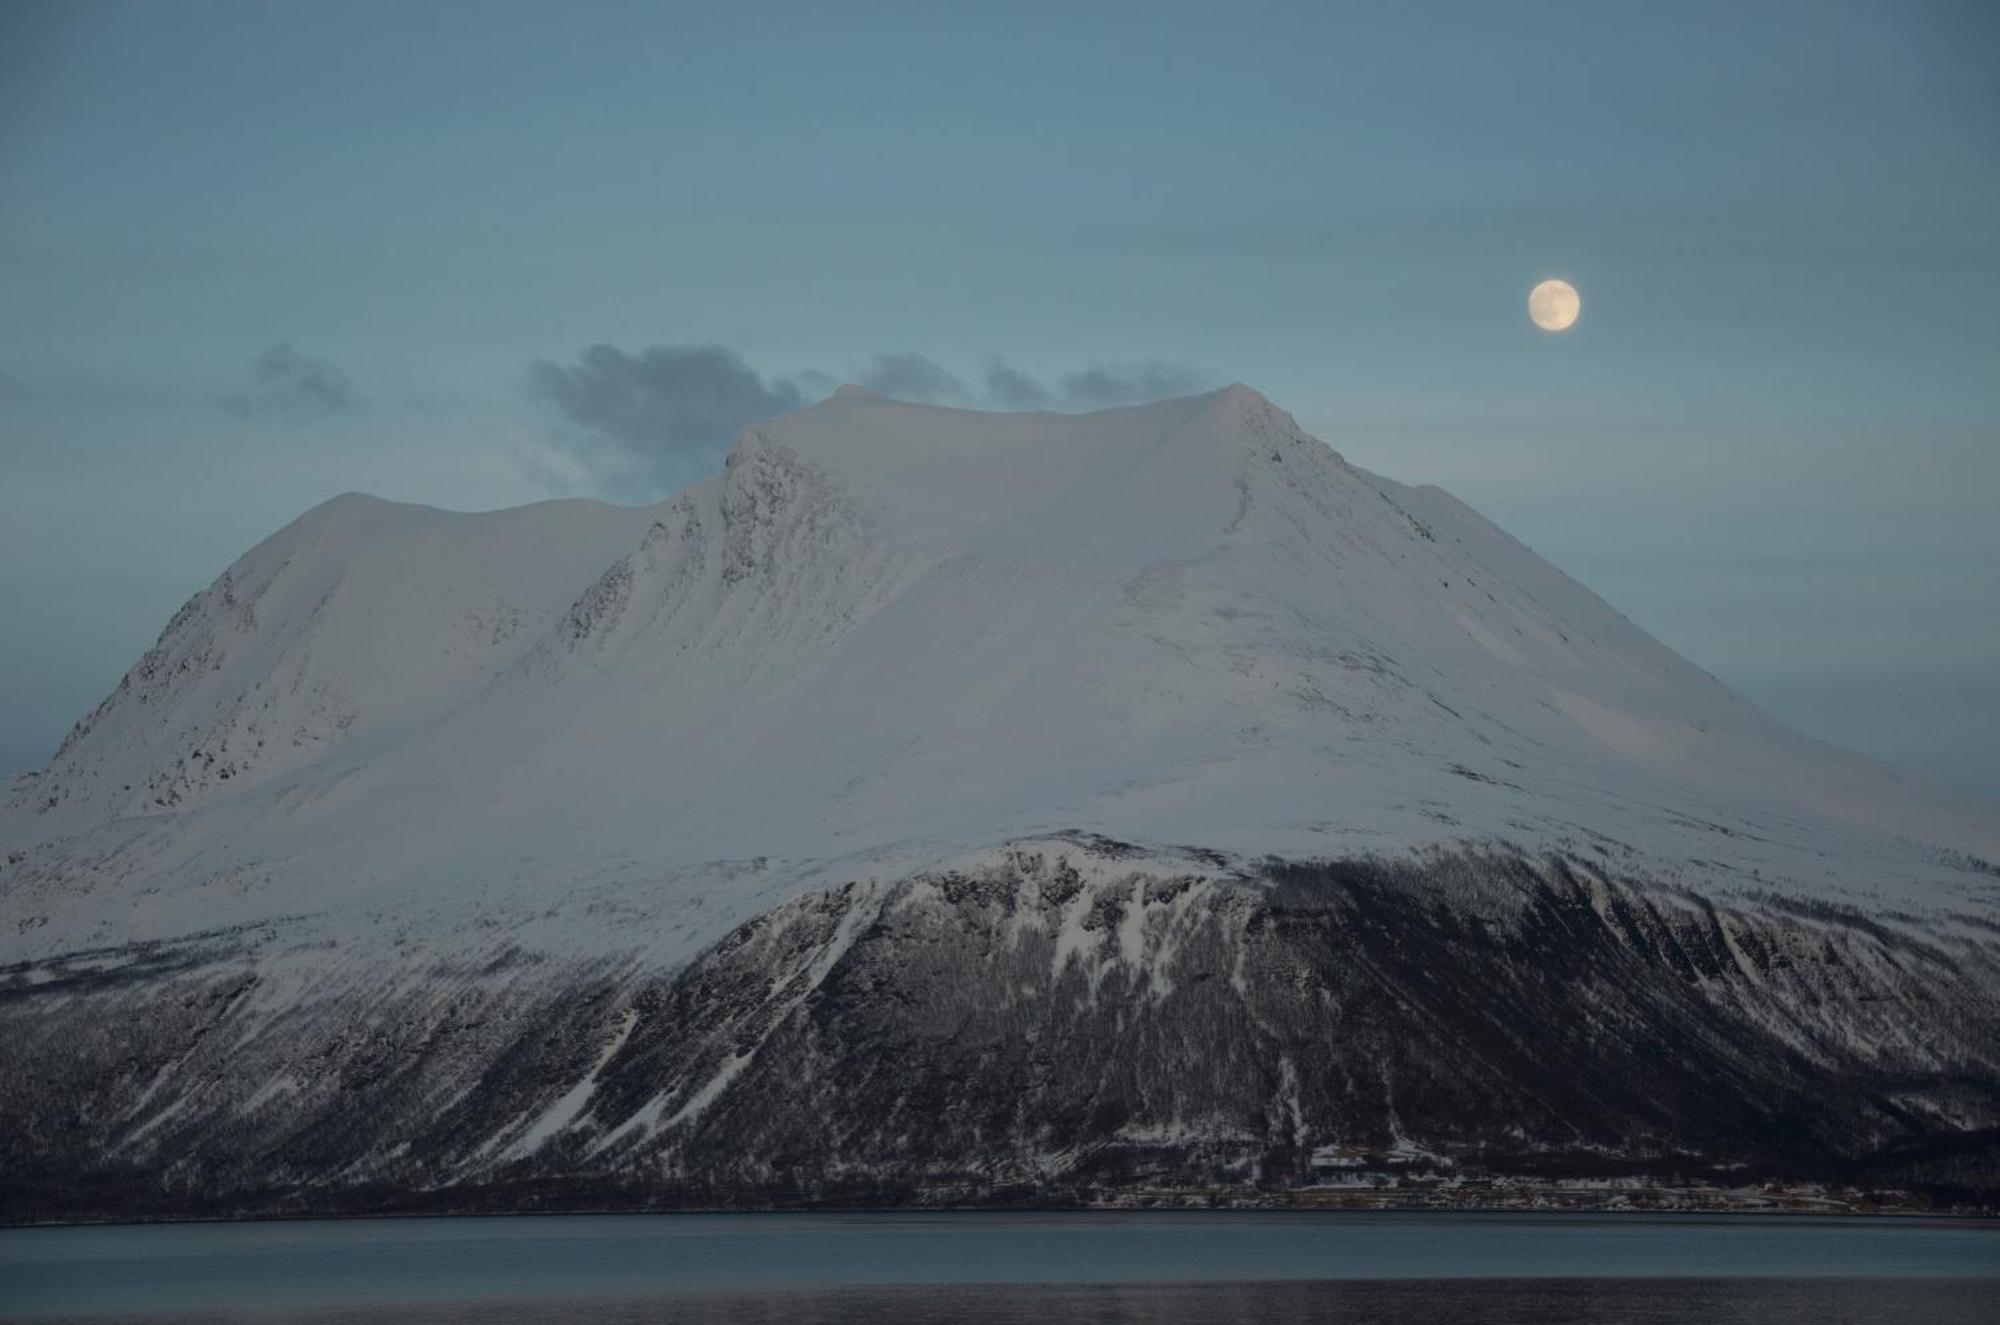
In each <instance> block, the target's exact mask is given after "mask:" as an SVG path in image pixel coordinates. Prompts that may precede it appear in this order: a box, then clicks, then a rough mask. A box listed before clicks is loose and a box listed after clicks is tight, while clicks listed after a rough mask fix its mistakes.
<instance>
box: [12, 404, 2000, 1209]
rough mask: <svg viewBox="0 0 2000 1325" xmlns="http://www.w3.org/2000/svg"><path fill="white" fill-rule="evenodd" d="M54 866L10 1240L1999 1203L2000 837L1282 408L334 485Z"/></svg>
mask: <svg viewBox="0 0 2000 1325" xmlns="http://www.w3.org/2000/svg"><path fill="white" fill-rule="evenodd" d="M0 853H4V854H0V943H4V945H5V946H4V949H0V1050H3V1051H4V1053H5V1055H6V1059H7V1061H8V1062H9V1063H10V1064H14V1065H17V1066H16V1070H15V1071H13V1072H10V1073H8V1074H6V1077H5V1079H4V1080H0V1121H4V1122H5V1124H6V1126H5V1127H4V1129H0V1217H5V1218H8V1219H13V1220H23V1221H27V1220H37V1219H57V1218H97V1217H155V1216H158V1217H166V1216H178V1215H248V1214H268V1213H333V1212H360V1211H373V1210H398V1211H408V1210H490V1209H530V1208H545V1209H550V1208H562V1209H576V1208H635V1209H637V1208H689V1207H747V1206H810V1205H835V1204H1149V1203H1162V1204H1185V1203H1210V1202H1223V1203H1254V1204H1290V1205H1342V1204H1348V1205H1352V1204H1371V1203H1390V1204H1428V1205H1529V1204H1531V1205H1576V1204H1591V1205H1617V1204H1625V1205H1643V1206H1668V1207H1714V1206H1723V1207H1730V1208H1772V1207H1799V1208H1881V1207H1885V1206H1891V1205H1895V1206H1909V1207H1913V1208H1957V1207H1970V1208H1981V1209H1990V1208H1993V1207H1994V1206H1996V1205H2000V870H1996V869H1995V868H1994V867H1993V866H1992V865H1991V864H1990V863H1989V862H1990V861H1991V860H1992V859H1993V858H1994V857H1995V856H1996V855H2000V810H1996V808H1995V807H1993V806H1990V805H1985V804H1981V803H1978V802H1975V801H1973V800H1970V799H1969V798H1965V797H1960V796H1957V795H1955V794H1954V793H1951V792H1949V791H1947V790H1945V789H1943V788H1940V787H1936V786H1933V785H1930V784H1928V783H1925V782H1923V781H1922V780H1920V779H1917V778H1915V777H1912V776H1908V775H1904V774H1900V773H1897V772H1895V771H1893V770H1889V769H1885V768H1882V767H1879V766H1876V765H1873V764H1871V763H1869V762H1868V761H1866V760H1864V759H1862V758H1860V757H1858V756H1854V755H1851V754H1847V753H1845V752H1842V751H1839V750H1835V749H1832V748H1830V747H1827V746H1824V745H1821V744H1819V743H1816V742H1814V741H1811V740H1809V739H1807V738H1805V737H1803V736H1801V735H1799V734H1797V733H1795V732H1792V731H1790V730H1789V729H1787V728H1785V727H1783V726H1782V725H1781V724H1778V723H1777V722H1775V721H1773V720H1772V719H1770V718H1768V717H1766V716H1765V715H1763V714H1762V713H1760V712H1758V711H1757V710H1756V709H1755V708H1754V707H1752V706H1751V705H1749V704H1747V703H1746V702H1745V701H1743V700H1742V699H1741V698H1739V697H1737V696H1736V695H1734V694H1733V693H1731V692H1730V691H1729V690H1728V689H1727V688H1726V687H1725V686H1723V685H1722V684H1720V683H1719V682H1717V681H1716V680H1715V679H1714V678H1712V677H1710V676H1709V675H1707V674H1706V673H1704V672H1702V671H1701V670H1700V669H1698V668H1697V667H1695V666H1693V665H1692V664H1690V663H1688V662H1687V661H1685V660H1684V659H1681V658H1680V657H1678V656H1677V655H1675V654H1674V653H1673V652H1672V651H1671V650H1669V649H1667V648H1666V647H1664V646H1663V645H1661V644H1660V643H1659V642H1657V641H1655V640H1653V639H1652V638H1651V637H1649V636H1647V635H1646V634H1645V633H1644V632H1643V631H1641V630H1640V629H1638V628H1637V627H1636V626H1634V625H1633V624H1632V623H1631V622H1629V621H1627V620H1626V619H1625V618H1624V617H1622V616H1620V615H1619V614H1618V613H1617V612H1616V611H1614V610H1613V609H1611V608H1610V607H1609V606H1607V605H1606V604H1604V603H1603V602H1602V601H1601V600H1599V599H1597V598H1596V597H1594V596H1593V595H1591V594H1590V593H1589V592H1588V591H1586V590H1584V589H1583V588H1582V587H1581V586H1579V585H1577V584H1576V583H1574V582H1573V581H1571V580H1569V579H1568V578H1567V577H1565V576H1563V575H1562V574H1561V573H1560V572H1559V571H1557V570H1555V569H1554V568H1553V567H1551V566H1549V565H1548V564H1547V563H1545V562H1543V561H1541V560H1540V559H1539V558H1537V557H1536V556H1535V555H1534V554H1533V553H1532V552H1531V551H1529V550H1528V549H1527V548H1525V547H1523V546H1522V545H1521V544H1519V543H1518V542H1516V541H1514V540H1513V539H1511V538H1509V537H1508V536H1507V535H1506V534H1504V533H1503V532H1501V531H1500V530H1498V529H1497V528H1495V527H1494V526H1493V525H1491V524H1490V523H1488V522H1487V521H1485V520H1483V519H1482V518H1480V517H1479V516H1478V515H1477V514H1475V513H1474V512H1472V511H1471V510H1469V509H1468V508H1467V507H1465V506H1464V505H1462V504H1461V503H1459V502H1457V501H1456V500H1454V499H1453V498H1451V497H1450V496H1448V495H1447V494H1445V493H1444V492H1442V491H1439V490H1438V489H1435V488H1409V487H1405V486H1403V485H1400V484H1396V483H1393V482H1391V481H1389V480H1386V479H1383V478H1380V477H1378V476H1375V475H1372V474H1369V473H1367V472H1365V471H1363V470H1360V469H1358V468H1356V467H1354V466H1351V465H1349V464H1347V463H1346V462H1345V461H1344V460H1343V459H1342V458H1341V457H1340V456H1339V455H1338V454H1337V453H1335V452H1334V451H1333V450H1331V449H1330V448H1328V447H1326V446H1325V445H1324V444H1322V443H1320V442H1319V441H1317V440H1315V439H1313V438H1311V437H1310V436H1308V435H1307V434H1305V433H1304V432H1303V431H1302V430H1301V429H1300V428H1299V427H1298V425H1297V424H1296V423H1295V422H1294V421H1293V420H1292V419H1291V418H1290V416H1289V415H1287V414H1285V413H1284V412H1283V411H1281V410H1279V409H1278V408H1277V407H1275V406H1274V405H1272V404H1271V403H1270V402H1269V401H1267V400H1265V399H1264V398H1263V397H1261V396H1259V395H1257V394H1256V393H1255V392H1253V391H1250V390H1248V389H1247V388H1243V387H1231V388H1228V389H1227V390H1224V391H1220V392H1215V393H1211V394H1209V395H1204V396H1197V397H1190V398H1187V399H1181V400H1173V401H1164V402H1160V403H1157V404H1153V405H1147V406H1142V407H1138V408H1133V409H1121V410H1108V411H1102V412H1099V413H1094V414H1084V415H1056V414H1031V415H989V414H980V413H974V412H970V411H959V410H947V409H938V408H932V407H927V406H916V405H906V404H898V403H894V402H890V401H886V400H883V399H881V398H879V397H875V396H872V395H869V394H868V393H865V392H860V391H856V390H852V389H845V390H843V391H842V392H841V393H840V394H838V395H836V396H835V397H834V398H833V399H831V400H828V401H826V402H824V403H823V404H820V405H818V406H815V407H813V408H811V409H808V410H804V411H802V412H800V413H797V414H793V415H789V416H785V417H783V418H780V419H776V420H773V421H772V422H770V423H767V424H764V425H760V426H757V427H753V428H751V429H748V430H746V431H745V432H744V433H743V434H742V436H740V437H739V438H738V440H737V441H736V443H735V445H734V446H733V447H732V449H731V452H730V455H729V460H728V464H727V467H726V469H725V471H724V472H723V473H722V474H720V475H717V476H716V477H714V478H712V479H709V480H707V481H704V482H702V483H699V484H697V485H695V486H694V487H692V488H690V489H688V490H687V491H686V492H683V493H681V494H680V495H678V496H676V497H674V498H672V499H671V500H669V501H667V502H664V503H662V504H660V505H659V506H657V507H649V508H638V509H629V508H614V507H608V506H602V505H599V504H596V503H590V502H551V503H543V504H541V505H537V506H531V507H524V508H520V509H518V510H511V511H500V512H494V513H491V514H483V515H462V514H453V513H447V512H441V511H435V510H429V509H426V508H420V507H411V506H401V505H395V504H392V503H386V502H380V501H376V500H374V499H371V498H363V497H344V498H340V499H337V500H336V501H334V502H330V503H328V504H327V505H325V506H322V507H320V508H318V509H316V510H314V511H312V512H310V513H308V514H307V515H305V516H303V517H301V519H300V520H298V521H297V522H295V523H294V524H292V525H291V526H288V527H287V528H286V529H284V530H282V531H280V532H279V533H277V534H275V535H273V536H272V537H271V538H270V539H268V540H266V541H265V542H264V543H262V544H260V545H259V546H258V547H256V548H255V549H253V550H251V551H250V552H249V553H248V554H246V555H245V556H244V557H243V558H242V559H241V560H240V561H239V562H237V563H236V564H235V565H234V566H232V567H230V568H229V570H228V571H226V572H225V573H224V574H223V575H222V577H221V578H219V579H218V580H217V581H216V582H215V584H214V585H212V586H210V587H209V588H208V589H207V590H205V591H203V592H202V593H201V594H199V595H197V596H196V597H195V598H194V599H193V600H192V601H191V602H190V603H189V604H188V605H187V607H185V608H184V609H183V610H182V611H181V612H180V613H179V614H178V615H177V616H176V617H175V618H174V619H173V621H172V622H171V623H169V625H168V627H167V629H166V631H165V633H164V634H163V635H162V637H161V639H160V642H159V644H158V645H157V646H156V647H155V648H154V649H153V650H151V651H150V652H149V653H148V654H147V655H146V656H145V658H143V659H141V660H140V661H139V663H138V664H137V665H135V666H134V667H133V669H132V670H131V672H129V673H128V674H127V675H126V677H125V679H124V680H123V681H122V682H121V683H120V685H119V687H118V688H117V690H116V691H114V692H113V694H112V695H111V696H109V697H108V698H107V699H106V700H105V701H104V703H103V704H101V705H100V706H99V707H98V709H97V710H96V711H95V712H94V713H92V714H91V715H89V716H88V717H87V718H85V719H84V720H83V721H81V722H80V723H79V724H78V725H77V727H76V729H75V731H74V732H73V733H72V735H71V737H70V738H69V740H68V741H67V742H65V744H64V745H63V747H62V749H61V750H60V751H59V752H58V754H57V755H56V757H55V758H54V760H53V761H52V762H51V763H50V765H49V766H48V768H46V769H44V770H42V771H41V772H39V773H36V774H31V775H27V776H24V777H21V778H18V779H16V780H15V782H14V785H13V786H12V788H11V790H10V791H9V793H8V796H7V801H6V805H5V809H4V811H0Z"/></svg>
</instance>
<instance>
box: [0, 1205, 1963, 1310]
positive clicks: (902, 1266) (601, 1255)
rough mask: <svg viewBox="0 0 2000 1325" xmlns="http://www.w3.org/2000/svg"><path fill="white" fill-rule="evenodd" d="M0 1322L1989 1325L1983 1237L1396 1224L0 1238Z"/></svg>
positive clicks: (109, 1232)
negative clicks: (1856, 1324)
mask: <svg viewBox="0 0 2000 1325" xmlns="http://www.w3.org/2000/svg"><path fill="white" fill-rule="evenodd" d="M0 1317H6V1318H8V1319H45V1320H47V1319H65V1320H67V1319H74V1320H90V1321H98V1322H106V1321H148V1322H161V1321H169V1320H175V1319H177V1318H178V1319H186V1320H194V1319H201V1320H230V1321H244V1322H249V1321H282V1320H296V1321H312V1322H322V1323H323V1325H334V1323H335V1322H339V1323H341V1325H345V1323H346V1322H360V1321H364V1320H367V1321H373V1320H407V1321H416V1322H435V1323H437V1325H445V1323H446V1322H474V1321H477V1322H479V1325H511V1323H512V1322H516V1321H520V1322H527V1321H552V1320H595V1321H608V1322H632V1323H634V1325H637V1323H638V1322H651V1321H693V1320H723V1321H745V1322H749V1321H764V1320H770V1321H780V1320H782V1321H788V1322H813V1321H828V1322H835V1321H839V1322H846V1321H853V1322H869V1323H870V1325H879V1322H883V1321H888V1320H902V1319H913V1320H931V1319H934V1320H947V1319H955V1320H967V1321H993V1322H1003V1321H1004V1322H1036V1323H1037V1325H1045V1323H1046V1322H1052V1321H1061V1320H1091V1321H1167V1322H1175V1321H1188V1322H1193V1321H1246V1322H1247V1321H1260V1322H1261V1321H1286V1320H1340V1321H1373V1320H1382V1321H1390V1320H1397V1321H1402V1320H1420V1319H1427V1318H1435V1319H1448V1320H1454V1321H1472V1322H1481V1321H1516V1320H1518V1321H1533V1322H1535V1323H1536V1325H1560V1322H1566V1321H1576V1322H1584V1321H1600V1320H1602V1321H1612V1320H1618V1321H1633V1320H1639V1321H1649V1320H1658V1321H1666V1320H1721V1321H1734V1320H1741V1321H1746V1322H1749V1321H1760V1322H1761V1321H1794V1320H1796V1321H1808V1320H1811V1321H1823V1320H1869V1319H1884V1318H1902V1319H1924V1320H1930V1321H1955V1320H1965V1321H1973V1320H1994V1319H2000V1226H1995V1225H1992V1224H1986V1223H1981V1222H1974V1221H1952V1220H1931V1219H1827V1218H1810V1219H1804V1218H1790V1219H1777V1218H1772V1219H1760V1218H1753V1217H1744V1216H1730V1217H1710V1216H1685V1215H1573V1214H1555V1215H1530V1214H1455V1213H1443V1212H1429V1211H1426V1212H1411V1213H1401V1214H1397V1213H1381V1214H1376V1213H1352V1212H1323V1213H1310V1214H1304V1213H1271V1214H1262V1213H1236V1212H1232V1213H1130V1214H856V1215H650V1216H563V1217H554V1216H551V1217H516V1218H500V1219H445V1220H431V1219H404V1220H350V1221H301V1222H291V1223H256V1224H178V1225H150V1226H125V1227H101V1228H47V1229H14V1230H7V1231H4V1232H0Z"/></svg>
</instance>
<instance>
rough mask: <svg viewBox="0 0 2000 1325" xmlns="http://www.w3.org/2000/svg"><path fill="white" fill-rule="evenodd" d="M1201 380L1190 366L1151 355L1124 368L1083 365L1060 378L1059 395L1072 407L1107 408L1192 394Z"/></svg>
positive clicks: (1198, 387) (1200, 384)
mask: <svg viewBox="0 0 2000 1325" xmlns="http://www.w3.org/2000/svg"><path fill="white" fill-rule="evenodd" d="M1202 384H1203V382H1202V375H1201V374H1200V373H1197V372H1195V371H1194V370H1193V369H1192V368H1186V367H1183V366H1181V365H1179V364H1171V363H1162V362H1161V361H1159V360H1157V359H1155V360H1153V361H1151V362H1150V363H1142V364H1136V365H1133V366H1130V367H1124V368H1112V367H1098V368H1086V369H1084V370H1083V371H1082V372H1079V373H1069V374H1067V375H1065V376H1064V377H1063V379H1062V395H1063V400H1064V402H1065V403H1066V404H1069V405H1071V406H1074V407H1078V408H1082V409H1108V408H1110V407H1111V406H1113V405H1138V404H1143V403H1144V402H1146V401H1148V400H1164V399H1166V398H1167V397H1168V396H1186V395H1192V394H1193V393H1194V392H1196V391H1199V390H1201V388H1202Z"/></svg>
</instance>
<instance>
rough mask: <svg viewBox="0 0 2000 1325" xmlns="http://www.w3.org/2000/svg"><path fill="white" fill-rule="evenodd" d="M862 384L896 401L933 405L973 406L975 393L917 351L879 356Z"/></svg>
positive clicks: (864, 376)
mask: <svg viewBox="0 0 2000 1325" xmlns="http://www.w3.org/2000/svg"><path fill="white" fill-rule="evenodd" d="M861 385H862V386H865V387H867V388H868V389H869V390H870V391H879V392H881V393H882V394H883V395H885V396H893V397H895V398H896V399H897V400H920V401H926V402H928V403H930V404H934V405H941V404H953V405H968V404H971V403H972V392H971V391H969V390H967V389H966V385H965V383H963V382H961V381H959V380H958V378H956V377H954V376H953V375H952V374H950V373H948V372H946V371H945V370H944V369H942V368H940V367H938V366H937V365H936V364H934V363H932V362H931V361H930V360H929V359H926V358H925V357H924V356H923V355H921V354H918V353H917V352H916V351H915V350H905V351H903V352H902V353H901V354H878V355H876V356H875V359H874V362H872V363H870V364H869V365H868V369H867V371H865V372H863V373H862V374H861Z"/></svg>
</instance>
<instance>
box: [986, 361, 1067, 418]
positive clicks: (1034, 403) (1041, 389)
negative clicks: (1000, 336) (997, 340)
mask: <svg viewBox="0 0 2000 1325" xmlns="http://www.w3.org/2000/svg"><path fill="white" fill-rule="evenodd" d="M986 398H987V399H988V400H991V401H992V402H993V403H994V404H995V405H998V406H999V407H1000V408H1001V409H1053V408H1054V407H1055V405H1056V398H1055V395H1054V394H1053V393H1052V392H1050V390H1049V389H1048V388H1047V387H1045V386H1043V385H1042V384H1041V383H1040V382H1037V381H1036V380H1035V379H1034V378H1032V377H1030V376H1028V375H1027V374H1026V373H1024V372H1021V371H1019V370H1018V369H1015V368H1011V367H1009V366H1008V365H1007V363H1006V361H1005V360H1002V359H995V360H994V361H993V362H992V363H991V364H990V365H988V366H987V369H986Z"/></svg>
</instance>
